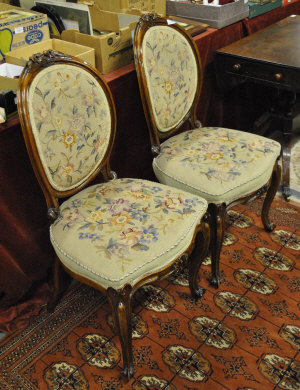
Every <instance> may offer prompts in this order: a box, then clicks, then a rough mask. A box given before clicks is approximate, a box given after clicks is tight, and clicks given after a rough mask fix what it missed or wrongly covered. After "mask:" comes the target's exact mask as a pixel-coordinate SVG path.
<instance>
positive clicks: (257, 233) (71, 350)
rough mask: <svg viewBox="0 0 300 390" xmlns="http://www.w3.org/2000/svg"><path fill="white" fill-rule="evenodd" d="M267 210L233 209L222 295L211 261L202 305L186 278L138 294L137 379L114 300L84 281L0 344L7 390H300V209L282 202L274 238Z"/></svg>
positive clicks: (0, 375) (275, 213) (204, 274)
mask: <svg viewBox="0 0 300 390" xmlns="http://www.w3.org/2000/svg"><path fill="white" fill-rule="evenodd" d="M260 210H261V201H257V202H252V203H251V204H249V206H247V207H244V206H238V207H235V208H234V209H233V210H232V211H230V212H229V218H228V225H229V226H228V230H227V234H226V240H225V245H224V246H223V251H222V257H221V270H222V283H221V286H220V288H219V289H218V290H216V289H214V288H213V287H211V286H210V285H209V283H208V281H207V279H208V278H209V276H210V266H209V259H207V260H206V262H205V265H203V266H202V268H201V271H200V274H201V285H202V286H204V287H205V288H206V293H205V295H204V297H203V298H202V299H201V300H195V299H193V298H191V296H190V294H189V288H188V284H187V278H186V276H187V275H186V274H184V273H181V274H178V275H173V276H172V278H170V279H166V280H164V281H162V282H160V283H157V284H153V285H149V286H147V287H145V288H143V289H142V290H140V291H139V292H138V293H137V296H136V302H135V309H134V315H133V316H132V322H133V329H134V332H133V335H134V340H133V347H134V360H135V368H136V372H135V375H134V378H133V379H131V381H130V382H127V383H126V382H125V381H124V379H123V378H122V377H121V375H120V367H121V365H122V360H121V357H120V343H119V341H118V338H117V337H116V335H115V333H114V330H113V325H112V318H111V315H110V308H109V306H108V304H107V301H106V299H105V298H104V297H103V296H102V295H101V294H100V293H99V292H97V291H96V290H93V289H91V288H89V287H86V286H83V285H78V284H76V285H75V286H73V288H72V289H71V290H70V291H69V293H68V294H67V295H66V296H65V298H64V299H63V300H62V301H61V303H60V304H59V305H58V307H57V309H56V311H55V312H54V313H53V314H48V313H46V311H42V312H41V314H40V315H39V316H37V317H35V318H34V319H33V320H32V321H31V323H30V324H29V325H28V326H27V327H26V328H25V329H22V330H19V331H16V332H15V333H13V334H12V335H10V336H6V337H5V338H4V340H2V341H1V343H0V354H1V355H0V356H1V360H0V388H1V390H4V389H10V390H17V389H18V390H50V389H51V390H59V389H63V390H87V389H89V390H93V389H105V390H114V389H115V390H117V389H134V390H146V389H147V390H154V389H156V390H158V389H168V390H176V389H178V390H183V389H186V390H195V389H206V390H207V389H208V390H220V389H229V390H233V389H240V390H242V389H253V390H261V389H265V390H267V389H288V390H297V389H300V355H299V352H298V351H299V348H300V314H299V308H300V307H299V305H300V303H299V292H300V265H299V261H300V215H299V208H298V209H297V207H296V206H293V205H291V204H290V203H286V202H284V201H282V200H280V199H279V198H277V199H276V200H275V202H274V207H273V209H272V219H273V221H274V222H275V223H276V225H277V227H276V229H275V230H274V231H273V232H272V233H271V234H268V233H266V232H265V231H264V230H263V229H262V224H261V221H260V218H259V215H260Z"/></svg>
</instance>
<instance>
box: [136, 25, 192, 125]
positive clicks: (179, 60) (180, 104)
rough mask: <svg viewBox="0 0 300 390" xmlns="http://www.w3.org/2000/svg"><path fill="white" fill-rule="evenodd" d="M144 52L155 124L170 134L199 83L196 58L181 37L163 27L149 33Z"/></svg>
mask: <svg viewBox="0 0 300 390" xmlns="http://www.w3.org/2000/svg"><path fill="white" fill-rule="evenodd" d="M143 53H144V56H145V57H144V58H145V61H144V66H145V75H146V79H147V84H148V87H149V94H150V100H151V104H152V105H153V114H154V117H155V121H156V125H157V127H158V129H159V130H160V131H168V130H169V129H171V128H172V127H174V126H176V125H177V124H178V123H179V122H180V121H181V120H182V118H183V117H184V116H185V115H186V113H187V111H188V110H189V109H190V107H191V105H192V103H193V100H194V95H195V91H196V86H197V82H198V80H197V77H198V76H197V64H196V61H195V57H194V55H193V52H192V49H191V47H190V46H189V44H188V43H187V42H186V40H185V39H184V38H183V37H182V36H181V34H179V33H178V32H177V31H175V30H174V31H171V30H170V29H169V28H168V27H163V26H159V27H156V26H154V27H152V28H151V29H150V30H148V31H147V32H146V34H145V38H144V41H143Z"/></svg>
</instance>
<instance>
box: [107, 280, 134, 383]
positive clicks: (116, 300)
mask: <svg viewBox="0 0 300 390" xmlns="http://www.w3.org/2000/svg"><path fill="white" fill-rule="evenodd" d="M131 294H132V287H131V286H130V285H126V286H125V287H124V288H123V289H121V290H119V291H116V290H115V289H113V288H111V287H110V288H108V289H107V297H108V301H109V303H110V304H111V307H112V313H113V319H114V323H115V328H116V330H117V333H118V336H119V339H120V342H121V348H122V357H123V370H122V374H124V375H125V376H126V378H127V379H128V380H129V379H130V378H131V377H132V376H133V374H134V368H133V352H132V328H131Z"/></svg>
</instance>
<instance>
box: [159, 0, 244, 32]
mask: <svg viewBox="0 0 300 390" xmlns="http://www.w3.org/2000/svg"><path fill="white" fill-rule="evenodd" d="M167 14H168V15H175V16H181V17H183V18H190V19H194V20H198V21H199V22H202V23H207V24H209V25H210V26H211V27H214V28H223V27H225V26H228V25H230V24H232V23H235V22H237V21H239V20H242V19H244V18H246V17H247V16H248V15H249V7H248V3H247V2H246V3H245V1H244V0H237V1H235V2H233V3H228V4H224V5H220V6H213V5H204V4H194V3H186V2H184V1H171V0H167Z"/></svg>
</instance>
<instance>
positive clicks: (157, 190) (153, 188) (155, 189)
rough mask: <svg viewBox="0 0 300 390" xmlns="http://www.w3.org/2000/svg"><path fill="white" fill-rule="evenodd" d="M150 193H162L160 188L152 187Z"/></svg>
mask: <svg viewBox="0 0 300 390" xmlns="http://www.w3.org/2000/svg"><path fill="white" fill-rule="evenodd" d="M151 191H153V192H155V193H156V192H160V191H162V188H160V187H152V188H151Z"/></svg>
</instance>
